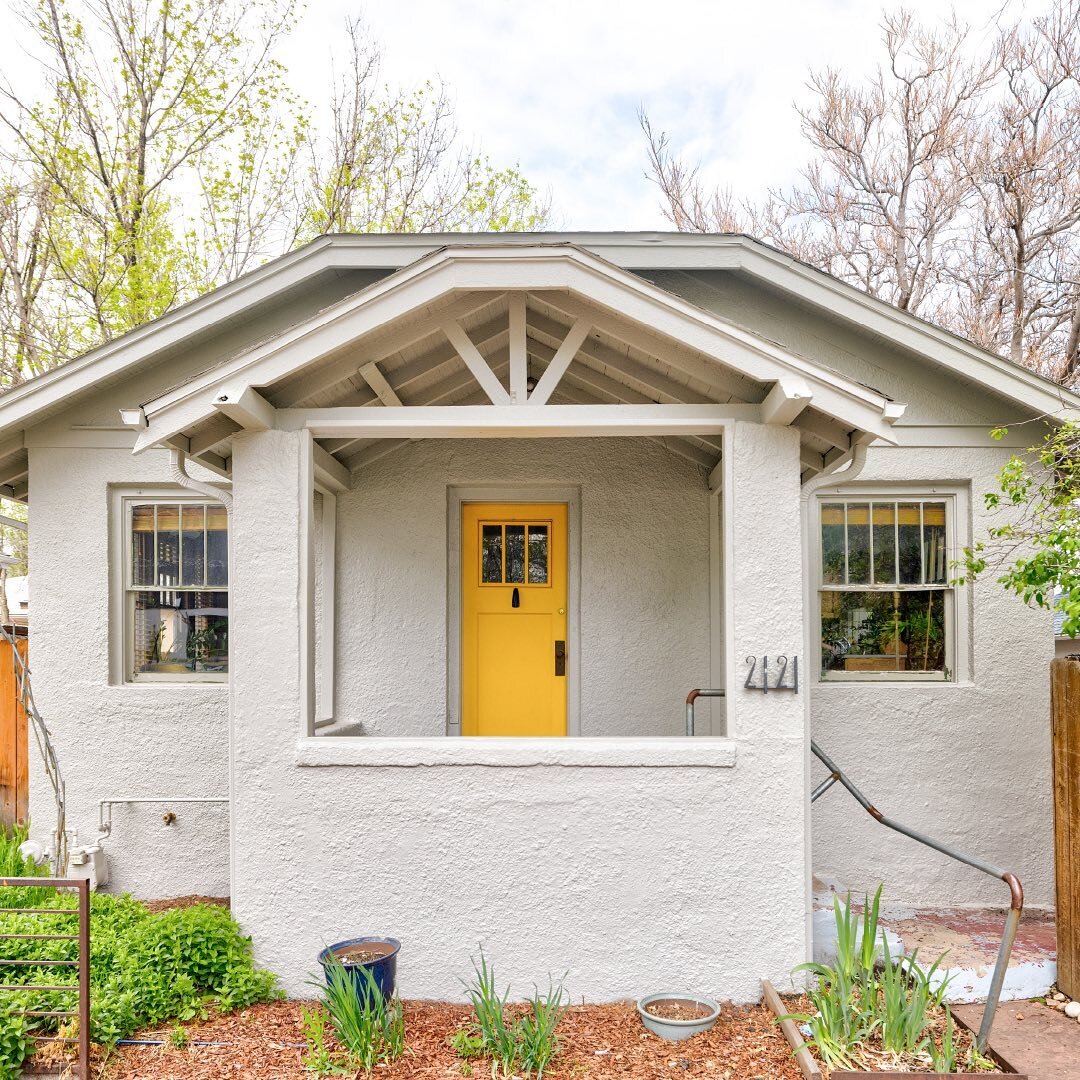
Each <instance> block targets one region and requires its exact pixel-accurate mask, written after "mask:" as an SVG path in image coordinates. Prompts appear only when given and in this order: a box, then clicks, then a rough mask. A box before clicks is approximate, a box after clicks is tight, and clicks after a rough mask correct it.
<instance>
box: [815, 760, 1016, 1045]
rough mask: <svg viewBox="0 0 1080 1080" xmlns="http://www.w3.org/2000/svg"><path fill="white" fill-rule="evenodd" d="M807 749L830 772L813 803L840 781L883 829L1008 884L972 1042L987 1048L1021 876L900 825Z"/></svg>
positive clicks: (832, 765)
mask: <svg viewBox="0 0 1080 1080" xmlns="http://www.w3.org/2000/svg"><path fill="white" fill-rule="evenodd" d="M810 749H811V751H812V752H813V754H814V756H815V757H816V758H817V759H818V761H820V762H821V763H822V764H823V765H824V766H825V768H826V769H828V770H829V775H828V776H827V777H826V778H825V779H824V780H823V781H822V782H821V783H820V784H818V785H817V787H815V788H814V790H813V791H812V792H811V793H810V801H811V802H812V803H814V802H817V800H818V799H820V798H821V796H822V795H824V794H825V792H826V791H828V790H829V788H831V787H832V786H833V784H835V783H837V781H839V783H840V784H841V785H842V786H843V787H845V788H847V790H848V792H849V793H850V794H851V795H852V797H853V798H854V799H855V801H856V802H857V803H858V804H859V805H860V806H861V807H862V808H863V809H864V810H865V811H866V812H867V813H868V814H869V815H870V816H871V817H872V818H873V819H874V820H875V821H877V822H879V823H880V824H882V825H884V826H885V827H886V828H888V829H892V830H893V831H894V832H898V833H900V834H901V835H903V836H907V837H910V838H911V839H912V840H915V841H917V842H918V843H920V844H923V845H925V846H926V847H928V848H933V850H934V851H940V852H941V854H942V855H948V856H949V858H950V859H955V860H956V861H957V862H961V863H964V864H965V865H966V866H971V867H974V868H975V869H976V870H981V871H982V872H983V873H984V874H989V875H990V877H994V878H999V879H1000V880H1001V881H1004V882H1005V884H1006V885H1008V887H1009V914H1008V915H1007V916H1006V917H1005V930H1004V932H1003V933H1002V935H1001V945H1000V947H999V948H998V955H997V963H996V965H995V967H994V974H993V977H992V978H991V979H990V991H989V993H988V994H987V995H986V1008H985V1009H984V1010H983V1017H982V1023H981V1024H980V1025H979V1033H978V1035H977V1036H976V1037H975V1045H976V1046H977V1047H978V1049H979V1052H980V1053H982V1052H984V1051H985V1050H986V1043H987V1040H988V1039H989V1038H990V1029H991V1028H992V1027H993V1026H994V1015H995V1013H996V1012H997V1007H998V1003H999V1001H1000V999H1001V988H1002V986H1004V984H1005V975H1006V973H1007V972H1008V970H1009V957H1010V956H1011V955H1012V948H1013V942H1014V941H1015V940H1016V930H1017V927H1018V926H1019V925H1020V915H1021V912H1023V910H1024V889H1023V887H1022V886H1021V884H1020V879H1019V878H1018V877H1017V876H1016V875H1015V874H1013V873H1010V872H1009V871H1008V870H1003V869H1002V868H1001V867H1000V866H995V865H994V864H993V863H989V862H986V861H985V860H984V859H979V858H976V857H975V856H974V855H967V854H965V853H964V852H962V851H957V850H956V849H955V848H951V847H949V845H948V844H944V843H942V842H941V841H940V840H934V839H932V838H931V837H929V836H925V835H924V834H923V833H921V832H917V831H916V830H915V829H909V828H908V827H907V826H906V825H901V824H900V823H899V822H898V821H893V820H892V818H888V817H886V816H885V815H884V814H883V813H882V812H881V811H880V810H879V809H878V808H877V807H876V806H875V805H874V804H873V803H872V802H871V801H870V800H869V799H868V798H867V797H866V796H865V795H864V794H863V793H862V792H861V791H860V790H859V789H858V788H857V787H856V786H855V784H854V783H852V781H851V780H850V779H848V777H847V775H846V774H845V773H844V771H843V769H841V768H840V767H839V766H838V765H837V764H836V763H835V762H834V761H833V760H832V758H830V757H829V755H828V754H826V753H825V751H824V750H822V749H821V747H820V746H818V744H817V743H816V742H815V741H814V740H813V739H811V740H810Z"/></svg>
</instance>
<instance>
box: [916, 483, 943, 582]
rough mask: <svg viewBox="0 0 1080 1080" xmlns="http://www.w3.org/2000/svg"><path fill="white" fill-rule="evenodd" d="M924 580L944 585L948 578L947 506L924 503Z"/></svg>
mask: <svg viewBox="0 0 1080 1080" xmlns="http://www.w3.org/2000/svg"><path fill="white" fill-rule="evenodd" d="M922 510H923V525H922V528H923V534H922V535H923V571H924V574H925V577H924V578H923V580H924V581H925V582H926V583H927V584H931V583H934V584H940V585H944V584H945V582H946V580H947V577H948V569H949V568H948V555H947V551H946V548H945V504H944V503H923V508H922Z"/></svg>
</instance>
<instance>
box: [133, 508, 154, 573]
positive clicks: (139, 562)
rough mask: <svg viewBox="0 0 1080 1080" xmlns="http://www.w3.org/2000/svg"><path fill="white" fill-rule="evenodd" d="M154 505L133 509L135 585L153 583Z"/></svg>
mask: <svg viewBox="0 0 1080 1080" xmlns="http://www.w3.org/2000/svg"><path fill="white" fill-rule="evenodd" d="M155 580H156V579H155V577H154V507H153V506H134V507H132V509H131V581H132V584H133V585H153V584H154V583H155Z"/></svg>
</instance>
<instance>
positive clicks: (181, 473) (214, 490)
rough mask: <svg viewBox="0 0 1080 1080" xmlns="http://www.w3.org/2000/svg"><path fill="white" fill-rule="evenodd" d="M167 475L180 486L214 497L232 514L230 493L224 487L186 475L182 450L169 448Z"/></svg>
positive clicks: (185, 463) (184, 455)
mask: <svg viewBox="0 0 1080 1080" xmlns="http://www.w3.org/2000/svg"><path fill="white" fill-rule="evenodd" d="M169 475H170V476H171V477H172V479H173V480H174V481H175V482H176V483H177V484H179V485H180V486H181V487H185V488H188V489H189V490H190V491H197V492H198V493H199V494H200V495H208V496H209V497H210V498H212V499H216V500H217V501H218V502H220V503H221V505H222V506H224V507H225V510H226V512H227V513H229V514H232V506H233V501H232V493H231V492H230V491H228V490H227V489H226V488H221V487H218V486H217V485H216V484H207V483H204V482H203V481H202V480H196V479H195V478H194V477H193V476H188V474H187V454H185V453H184V451H183V450H172V449H170V450H169Z"/></svg>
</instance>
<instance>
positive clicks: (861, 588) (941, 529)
mask: <svg viewBox="0 0 1080 1080" xmlns="http://www.w3.org/2000/svg"><path fill="white" fill-rule="evenodd" d="M820 512H821V518H820V520H821V531H820V541H821V544H820V551H821V559H820V565H819V568H818V569H819V574H820V588H819V593H818V597H819V610H820V630H821V676H822V678H824V679H868V678H869V679H875V678H876V679H883V678H884V679H929V680H949V679H952V678H954V674H953V672H954V670H955V662H954V660H953V659H952V657H953V648H954V642H953V637H954V629H953V628H954V622H955V608H954V596H953V592H954V590H953V588H952V587H951V586H950V584H949V552H950V550H951V549H952V517H953V500H952V498H950V497H942V496H940V495H939V496H937V497H934V498H912V497H888V496H885V495H883V496H881V497H878V496H871V495H861V496H857V497H851V498H834V497H829V498H823V499H822V500H821V503H820Z"/></svg>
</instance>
